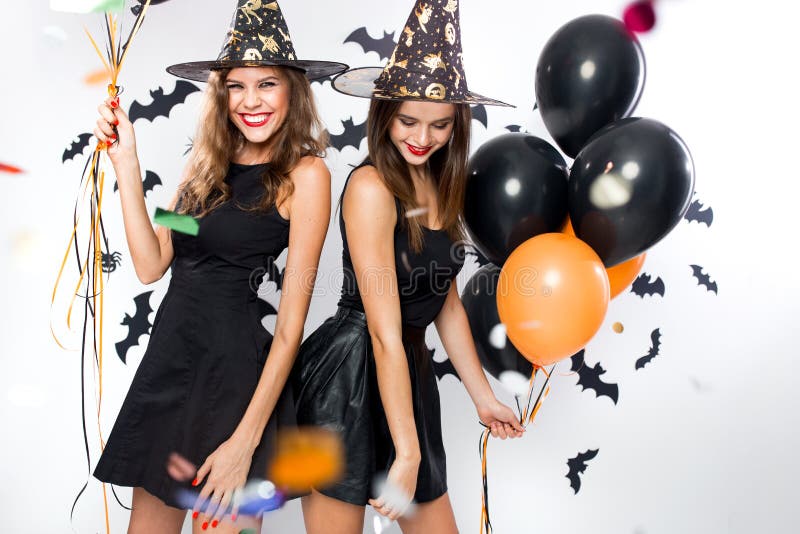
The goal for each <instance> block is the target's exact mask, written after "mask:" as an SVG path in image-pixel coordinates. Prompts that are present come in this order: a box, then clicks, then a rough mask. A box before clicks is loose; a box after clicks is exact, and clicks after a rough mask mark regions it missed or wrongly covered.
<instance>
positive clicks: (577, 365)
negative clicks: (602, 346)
mask: <svg viewBox="0 0 800 534" xmlns="http://www.w3.org/2000/svg"><path fill="white" fill-rule="evenodd" d="M583 356H584V351H583V350H581V351H580V352H578V353H577V354H575V355H574V356H572V359H571V365H572V370H573V371H574V372H577V373H578V383H577V385H579V386H581V388H582V390H583V391H586V390H587V389H592V390H594V393H595V396H596V397H597V398H600V397H601V396H605V397H608V398H609V399H611V400H612V401H614V404H616V403H617V401H618V400H619V386H618V385H617V384H609V383H608V382H603V380H602V379H601V378H600V375H602V374H605V372H606V370H605V369H603V367H602V366H601V365H600V363H599V362H598V364H597V365H595V366H594V367H590V366H589V365H588V364H587V363H585V362H584V359H583Z"/></svg>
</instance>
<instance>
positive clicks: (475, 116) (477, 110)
mask: <svg viewBox="0 0 800 534" xmlns="http://www.w3.org/2000/svg"><path fill="white" fill-rule="evenodd" d="M472 120H474V121H478V122H479V123H481V124H483V127H484V128H488V127H489V117H488V116H487V115H486V106H484V105H483V104H475V105H474V106H472Z"/></svg>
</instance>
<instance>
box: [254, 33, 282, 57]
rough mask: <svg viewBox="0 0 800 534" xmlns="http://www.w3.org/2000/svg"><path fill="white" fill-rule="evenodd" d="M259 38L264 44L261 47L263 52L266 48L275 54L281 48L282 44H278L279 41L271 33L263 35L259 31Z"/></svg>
mask: <svg viewBox="0 0 800 534" xmlns="http://www.w3.org/2000/svg"><path fill="white" fill-rule="evenodd" d="M258 40H259V41H261V44H263V45H264V46H262V47H261V51H262V52H263V51H266V50H269V51H270V52H272V53H273V54H276V53H277V52H278V50H280V46H278V43H277V41H275V39H273V38H272V36H271V35H270V36H267V37H264V36H263V35H261V34H260V33H259V34H258Z"/></svg>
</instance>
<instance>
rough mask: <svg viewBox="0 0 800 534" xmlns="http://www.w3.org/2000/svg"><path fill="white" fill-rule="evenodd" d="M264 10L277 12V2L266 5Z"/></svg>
mask: <svg viewBox="0 0 800 534" xmlns="http://www.w3.org/2000/svg"><path fill="white" fill-rule="evenodd" d="M264 8H265V9H271V10H272V11H278V2H272V3H270V4H266V5H265V6H264Z"/></svg>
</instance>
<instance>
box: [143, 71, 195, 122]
mask: <svg viewBox="0 0 800 534" xmlns="http://www.w3.org/2000/svg"><path fill="white" fill-rule="evenodd" d="M198 91H200V88H199V87H197V86H196V85H195V84H193V83H189V82H187V81H185V80H178V81H177V82H176V83H175V89H174V90H173V91H172V92H171V93H170V94H164V89H162V88H161V87H159V88H158V89H155V90H153V91H150V96H151V97H152V99H153V102H152V103H150V104H147V105H146V106H145V105H143V104H140V103H139V101H138V100H134V101H133V103H132V104H131V109H130V112H129V113H128V117H129V118H130V120H131V122H135V121H137V120H139V119H145V120H148V121H150V122H152V121H153V120H155V119H156V117H167V118H168V117H169V114H170V113H171V112H172V109H173V108H174V107H175V106H177V105H179V104H183V103H184V102H186V97H187V96H189V95H190V94H192V93H196V92H198Z"/></svg>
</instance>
